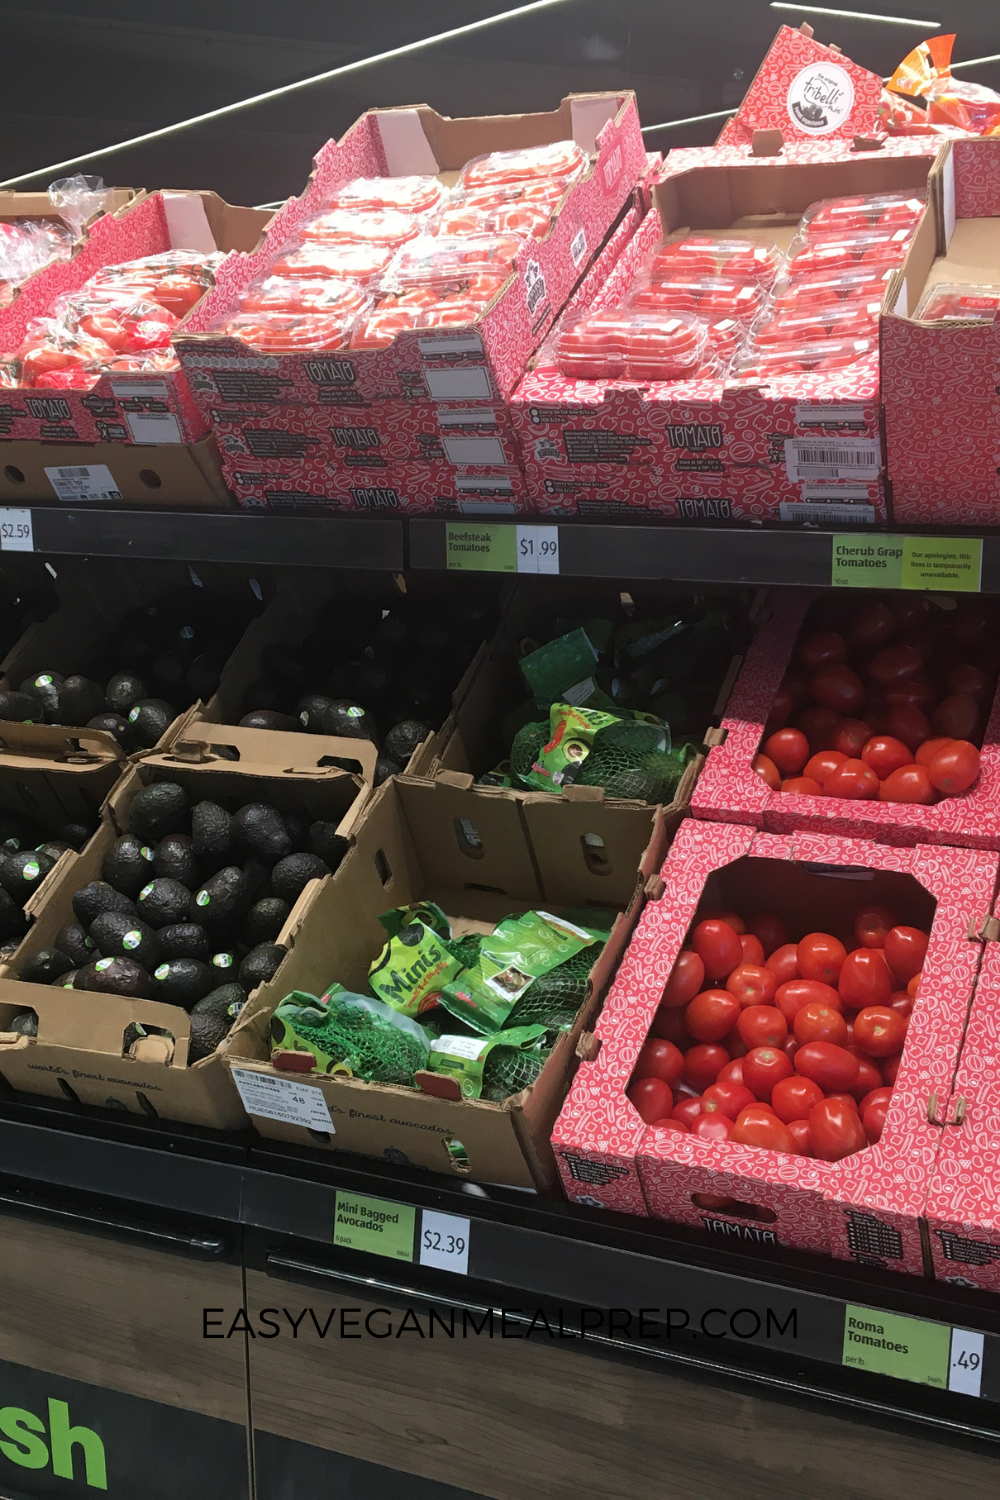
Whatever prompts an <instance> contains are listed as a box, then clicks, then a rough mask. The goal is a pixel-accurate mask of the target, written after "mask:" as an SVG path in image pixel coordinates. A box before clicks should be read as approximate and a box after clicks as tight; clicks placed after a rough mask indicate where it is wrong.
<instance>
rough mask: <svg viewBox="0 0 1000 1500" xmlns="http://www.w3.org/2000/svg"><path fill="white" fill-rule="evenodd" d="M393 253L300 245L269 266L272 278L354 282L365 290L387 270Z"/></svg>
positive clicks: (370, 247) (358, 247)
mask: <svg viewBox="0 0 1000 1500" xmlns="http://www.w3.org/2000/svg"><path fill="white" fill-rule="evenodd" d="M395 253H396V252H395V250H394V249H393V247H392V246H391V245H360V244H352V243H344V244H339V245H300V246H298V247H297V248H292V247H286V248H285V249H284V250H283V251H282V253H281V254H280V255H279V256H278V258H277V260H275V261H273V262H272V263H271V269H270V275H271V276H290V277H293V278H294V279H295V280H296V281H316V280H321V279H323V278H325V277H330V278H335V279H337V280H338V281H354V282H356V283H357V284H358V285H360V286H368V285H370V284H371V283H372V282H373V281H375V280H376V278H377V277H379V276H381V275H382V274H383V273H384V272H385V271H386V269H387V268H388V266H389V264H390V262H391V260H392V257H393V255H394V254H395Z"/></svg>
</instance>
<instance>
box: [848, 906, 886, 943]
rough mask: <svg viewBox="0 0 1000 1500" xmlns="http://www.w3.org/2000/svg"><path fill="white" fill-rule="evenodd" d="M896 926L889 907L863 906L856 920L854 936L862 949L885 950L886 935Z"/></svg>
mask: <svg viewBox="0 0 1000 1500" xmlns="http://www.w3.org/2000/svg"><path fill="white" fill-rule="evenodd" d="M895 925H896V914H895V912H893V911H890V910H889V908H888V907H887V906H863V907H862V908H861V910H860V911H859V912H858V914H857V916H856V917H855V918H854V936H855V937H856V938H857V940H858V942H859V943H860V944H861V946H862V948H884V947H885V938H886V933H887V932H888V931H889V929H890V928H891V927H895Z"/></svg>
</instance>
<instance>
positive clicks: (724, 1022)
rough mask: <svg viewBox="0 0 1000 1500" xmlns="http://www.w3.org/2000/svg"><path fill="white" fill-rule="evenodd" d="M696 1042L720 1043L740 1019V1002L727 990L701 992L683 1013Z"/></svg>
mask: <svg viewBox="0 0 1000 1500" xmlns="http://www.w3.org/2000/svg"><path fill="white" fill-rule="evenodd" d="M684 1018H685V1021H686V1022H687V1029H688V1031H689V1032H690V1033H691V1035H692V1036H693V1037H694V1039H695V1041H696V1042H721V1040H722V1038H723V1037H724V1036H727V1035H728V1034H729V1032H730V1031H732V1029H733V1027H734V1026H735V1025H736V1023H737V1021H738V1020H739V1018H740V1002H739V1001H738V1000H737V998H736V996H735V995H731V994H730V993H729V991H728V990H702V992H701V994H700V995H695V997H694V999H693V1000H692V1001H691V1003H690V1004H689V1006H688V1008H687V1010H686V1011H685V1012H684Z"/></svg>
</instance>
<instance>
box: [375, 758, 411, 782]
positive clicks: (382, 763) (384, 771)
mask: <svg viewBox="0 0 1000 1500" xmlns="http://www.w3.org/2000/svg"><path fill="white" fill-rule="evenodd" d="M402 771H403V768H402V766H398V765H397V764H396V762H395V761H394V760H389V758H388V757H387V756H385V755H380V756H379V758H378V760H377V761H376V762H375V775H374V776H373V777H372V785H373V786H381V785H382V783H383V782H384V781H388V780H389V777H390V776H400V775H402Z"/></svg>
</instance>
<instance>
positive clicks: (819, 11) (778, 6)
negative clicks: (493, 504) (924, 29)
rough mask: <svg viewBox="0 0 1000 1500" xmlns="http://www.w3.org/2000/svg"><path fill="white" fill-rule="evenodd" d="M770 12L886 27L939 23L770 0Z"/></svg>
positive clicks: (934, 26)
mask: <svg viewBox="0 0 1000 1500" xmlns="http://www.w3.org/2000/svg"><path fill="white" fill-rule="evenodd" d="M771 9H772V10H798V11H805V12H806V13H807V14H808V15H816V16H847V17H848V18H849V19H850V20H852V21H884V22H885V23H886V25H887V26H930V27H931V28H937V27H939V26H940V25H941V22H940V21H916V20H914V19H913V17H912V16H875V15H872V14H871V13H870V12H869V11H865V10H829V9H828V8H827V7H826V6H825V5H792V4H790V3H787V0H771Z"/></svg>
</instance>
